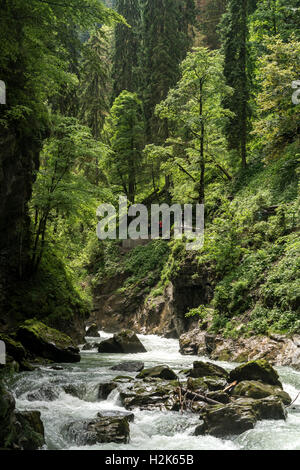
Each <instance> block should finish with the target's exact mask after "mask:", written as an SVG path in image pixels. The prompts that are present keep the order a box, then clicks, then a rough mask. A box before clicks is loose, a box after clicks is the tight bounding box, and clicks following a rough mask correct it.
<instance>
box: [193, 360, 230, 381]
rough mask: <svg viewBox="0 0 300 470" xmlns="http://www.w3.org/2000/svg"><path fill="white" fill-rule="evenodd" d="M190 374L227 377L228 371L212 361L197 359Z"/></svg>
mask: <svg viewBox="0 0 300 470" xmlns="http://www.w3.org/2000/svg"><path fill="white" fill-rule="evenodd" d="M188 375H189V376H190V377H194V378H199V377H208V376H213V377H222V378H224V379H227V377H228V372H227V371H226V370H225V369H223V368H222V367H220V366H217V365H216V364H213V363H212V362H203V361H195V362H194V363H193V369H192V370H191V371H190V372H189V374H188Z"/></svg>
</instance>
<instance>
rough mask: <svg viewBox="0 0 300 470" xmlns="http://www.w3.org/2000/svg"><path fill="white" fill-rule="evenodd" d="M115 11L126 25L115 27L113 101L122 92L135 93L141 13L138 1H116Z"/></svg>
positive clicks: (137, 81) (137, 75)
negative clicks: (124, 20) (123, 19)
mask: <svg viewBox="0 0 300 470" xmlns="http://www.w3.org/2000/svg"><path fill="white" fill-rule="evenodd" d="M116 9H117V11H118V13H119V14H120V15H122V16H123V17H124V18H125V19H126V21H127V23H128V25H129V27H128V26H127V25H123V24H118V25H116V27H115V41H114V43H115V45H114V48H115V50H114V56H113V72H112V76H113V80H114V86H113V99H115V98H116V97H117V96H118V95H119V94H120V93H121V92H122V91H123V90H127V91H130V92H136V91H137V90H138V83H139V78H138V77H139V71H138V57H139V47H140V36H139V34H140V26H141V11H140V2H139V0H117V2H116Z"/></svg>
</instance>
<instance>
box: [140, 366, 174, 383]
mask: <svg viewBox="0 0 300 470" xmlns="http://www.w3.org/2000/svg"><path fill="white" fill-rule="evenodd" d="M136 378H137V379H145V378H153V379H155V378H157V379H164V380H176V379H177V378H178V377H177V375H176V374H175V372H174V371H173V370H172V369H170V367H168V366H155V367H150V368H149V369H144V370H142V372H140V373H139V374H138V375H137V376H136Z"/></svg>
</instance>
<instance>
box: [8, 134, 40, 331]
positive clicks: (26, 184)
mask: <svg viewBox="0 0 300 470" xmlns="http://www.w3.org/2000/svg"><path fill="white" fill-rule="evenodd" d="M40 149H41V139H39V138H38V136H35V137H34V136H32V135H30V136H29V137H28V136H25V135H20V132H18V131H17V130H12V129H1V131H0V266H1V269H0V312H1V321H2V325H3V324H6V323H9V322H10V321H11V320H12V319H11V318H8V317H7V307H6V304H7V300H8V298H9V296H10V291H11V289H12V288H13V287H14V284H15V282H16V280H18V279H20V278H22V276H24V270H25V266H26V262H27V256H28V248H29V238H30V237H29V217H28V209H27V203H28V201H29V199H30V197H31V190H32V184H33V179H34V170H35V169H37V167H38V161H39V152H40Z"/></svg>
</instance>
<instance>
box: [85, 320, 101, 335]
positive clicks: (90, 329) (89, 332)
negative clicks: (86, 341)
mask: <svg viewBox="0 0 300 470" xmlns="http://www.w3.org/2000/svg"><path fill="white" fill-rule="evenodd" d="M85 336H86V337H88V338H99V337H100V334H99V328H98V326H97V325H96V323H93V324H92V325H91V326H89V327H88V329H87V330H86V332H85Z"/></svg>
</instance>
